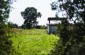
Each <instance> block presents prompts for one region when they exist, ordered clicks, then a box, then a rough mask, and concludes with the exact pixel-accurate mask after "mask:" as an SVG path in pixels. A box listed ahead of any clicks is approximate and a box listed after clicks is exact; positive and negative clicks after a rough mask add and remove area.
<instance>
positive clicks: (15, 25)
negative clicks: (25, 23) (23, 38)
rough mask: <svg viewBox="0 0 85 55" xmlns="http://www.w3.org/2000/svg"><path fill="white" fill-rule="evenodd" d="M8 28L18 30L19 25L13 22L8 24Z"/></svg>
mask: <svg viewBox="0 0 85 55" xmlns="http://www.w3.org/2000/svg"><path fill="white" fill-rule="evenodd" d="M8 26H9V27H10V28H18V25H17V24H14V23H12V22H8Z"/></svg>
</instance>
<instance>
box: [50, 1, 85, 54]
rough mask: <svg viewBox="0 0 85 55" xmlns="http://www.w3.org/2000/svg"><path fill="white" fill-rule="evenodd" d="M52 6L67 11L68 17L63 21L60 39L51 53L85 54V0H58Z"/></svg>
mask: <svg viewBox="0 0 85 55" xmlns="http://www.w3.org/2000/svg"><path fill="white" fill-rule="evenodd" d="M51 6H52V9H53V10H56V11H57V12H58V13H59V12H61V11H65V12H66V13H64V14H63V15H66V16H67V18H68V19H67V20H64V21H62V26H63V28H62V29H61V31H60V40H59V42H58V45H56V47H55V49H54V51H52V52H51V53H52V54H49V55H85V53H84V52H85V48H84V46H85V43H84V42H85V15H84V14H85V0H58V1H57V2H53V3H52V4H51ZM70 21H72V22H73V23H72V24H71V23H70Z"/></svg>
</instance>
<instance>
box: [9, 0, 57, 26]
mask: <svg viewBox="0 0 85 55" xmlns="http://www.w3.org/2000/svg"><path fill="white" fill-rule="evenodd" d="M54 1H56V0H17V1H16V2H14V3H13V4H12V7H13V9H12V11H11V12H10V15H9V19H8V21H10V22H13V23H16V24H18V25H19V26H21V25H22V24H23V22H24V19H23V17H22V16H21V12H22V11H24V10H25V9H26V8H27V7H35V8H36V9H37V11H38V12H40V13H41V14H42V17H41V18H38V19H37V21H39V24H38V25H46V24H47V23H48V21H47V19H48V17H55V14H56V12H55V11H52V10H51V5H50V4H51V3H52V2H54Z"/></svg>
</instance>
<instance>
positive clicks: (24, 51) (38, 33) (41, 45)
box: [11, 29, 59, 55]
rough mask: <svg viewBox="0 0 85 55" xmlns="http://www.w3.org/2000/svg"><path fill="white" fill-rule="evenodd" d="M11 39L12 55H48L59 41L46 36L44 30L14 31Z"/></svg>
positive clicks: (53, 36) (54, 37) (52, 36)
mask: <svg viewBox="0 0 85 55" xmlns="http://www.w3.org/2000/svg"><path fill="white" fill-rule="evenodd" d="M14 31H15V33H14V34H12V35H13V36H14V37H12V38H11V40H12V41H13V46H14V48H15V51H14V53H13V54H14V55H48V53H49V52H50V50H51V49H52V48H53V47H54V46H55V44H56V42H57V40H58V39H59V38H58V37H57V36H55V35H52V34H51V35H48V34H47V33H46V30H45V29H31V30H20V29H15V30H14Z"/></svg>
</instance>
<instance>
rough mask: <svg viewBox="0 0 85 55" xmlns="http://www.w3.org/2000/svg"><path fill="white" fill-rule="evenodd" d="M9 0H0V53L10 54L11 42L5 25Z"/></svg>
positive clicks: (2, 54)
mask: <svg viewBox="0 0 85 55" xmlns="http://www.w3.org/2000/svg"><path fill="white" fill-rule="evenodd" d="M11 2H12V1H11V0H0V55H10V52H11V47H12V46H11V44H12V42H11V41H10V40H9V38H10V36H8V31H7V27H6V25H5V23H6V21H7V18H8V17H9V12H10V7H11V6H10V4H11Z"/></svg>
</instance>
